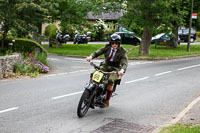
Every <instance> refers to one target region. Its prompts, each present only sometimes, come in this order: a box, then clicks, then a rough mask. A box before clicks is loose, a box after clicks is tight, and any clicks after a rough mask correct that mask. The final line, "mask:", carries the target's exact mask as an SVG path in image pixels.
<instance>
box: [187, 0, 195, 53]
mask: <svg viewBox="0 0 200 133" xmlns="http://www.w3.org/2000/svg"><path fill="white" fill-rule="evenodd" d="M193 3H194V0H192V5H191V13H190V25H189V35H188V44H187V51H188V52H190V38H191V37H190V35H191V27H192V12H193Z"/></svg>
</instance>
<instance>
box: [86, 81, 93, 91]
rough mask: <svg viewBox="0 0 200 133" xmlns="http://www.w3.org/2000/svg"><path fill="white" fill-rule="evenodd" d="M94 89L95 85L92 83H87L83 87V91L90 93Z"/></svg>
mask: <svg viewBox="0 0 200 133" xmlns="http://www.w3.org/2000/svg"><path fill="white" fill-rule="evenodd" d="M94 87H95V84H94V83H92V82H90V83H87V84H86V85H85V89H87V90H90V91H91V90H92V89H93V88H94Z"/></svg>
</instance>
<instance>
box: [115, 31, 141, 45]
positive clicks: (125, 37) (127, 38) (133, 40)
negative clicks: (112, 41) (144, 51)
mask: <svg viewBox="0 0 200 133" xmlns="http://www.w3.org/2000/svg"><path fill="white" fill-rule="evenodd" d="M115 33H116V34H118V35H120V36H121V39H122V44H132V45H136V46H137V45H139V44H140V42H141V39H140V38H139V37H137V36H135V35H133V33H131V32H115Z"/></svg>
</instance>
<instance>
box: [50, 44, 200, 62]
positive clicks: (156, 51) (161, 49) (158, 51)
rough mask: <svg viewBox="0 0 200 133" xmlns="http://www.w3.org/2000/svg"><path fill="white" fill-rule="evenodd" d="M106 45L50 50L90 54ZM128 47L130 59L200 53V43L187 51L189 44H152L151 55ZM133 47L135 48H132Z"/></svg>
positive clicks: (63, 52) (81, 45) (70, 46)
mask: <svg viewBox="0 0 200 133" xmlns="http://www.w3.org/2000/svg"><path fill="white" fill-rule="evenodd" d="M103 46H105V44H64V45H62V46H61V47H60V48H56V47H55V46H53V47H52V48H49V50H48V52H49V53H52V54H58V55H68V56H89V55H90V54H91V53H92V52H94V51H96V50H97V49H99V48H101V47H103ZM122 46H123V47H124V48H126V49H127V51H129V52H128V58H129V59H170V58H179V57H187V56H198V55H200V45H194V44H192V45H191V46H190V52H187V45H178V47H177V48H172V47H166V46H158V47H157V48H155V46H154V45H151V48H150V54H149V55H138V51H139V46H137V47H135V46H132V45H122ZM132 48H133V50H131V49H132Z"/></svg>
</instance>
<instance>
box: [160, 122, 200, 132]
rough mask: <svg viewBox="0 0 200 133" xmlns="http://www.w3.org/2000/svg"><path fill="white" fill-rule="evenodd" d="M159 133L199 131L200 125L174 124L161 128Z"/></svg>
mask: <svg viewBox="0 0 200 133" xmlns="http://www.w3.org/2000/svg"><path fill="white" fill-rule="evenodd" d="M159 133H200V126H194V125H190V124H186V125H183V124H176V125H173V126H169V127H165V128H163V129H162V130H161V131H160V132H159Z"/></svg>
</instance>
